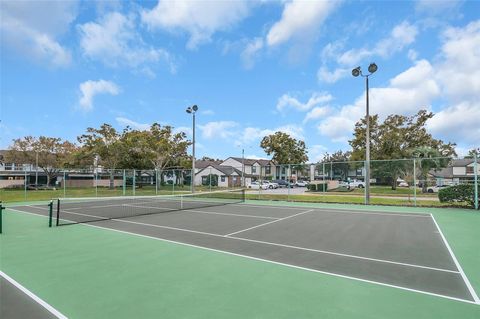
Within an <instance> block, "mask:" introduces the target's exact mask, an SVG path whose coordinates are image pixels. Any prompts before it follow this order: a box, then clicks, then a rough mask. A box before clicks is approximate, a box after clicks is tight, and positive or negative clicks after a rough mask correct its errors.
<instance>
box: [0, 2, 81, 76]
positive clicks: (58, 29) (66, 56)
mask: <svg viewBox="0 0 480 319" xmlns="http://www.w3.org/2000/svg"><path fill="white" fill-rule="evenodd" d="M77 7H78V3H77V1H48V2H43V1H42V2H35V1H1V2H0V9H1V12H2V15H1V19H0V31H1V33H2V37H0V38H1V43H2V44H1V45H2V46H5V47H7V48H11V49H13V50H15V51H17V52H20V53H21V54H23V55H25V56H27V57H29V58H31V59H33V60H35V61H38V62H46V63H47V64H49V65H52V66H55V67H64V66H67V65H69V64H70V63H71V59H72V58H71V53H70V50H68V49H67V48H65V47H63V46H62V45H61V44H60V42H59V41H58V39H57V38H58V37H59V36H60V35H62V34H63V33H65V32H66V31H67V30H68V28H69V27H70V24H71V22H72V21H73V20H74V19H75V17H76V14H77Z"/></svg>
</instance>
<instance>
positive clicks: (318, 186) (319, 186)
mask: <svg viewBox="0 0 480 319" xmlns="http://www.w3.org/2000/svg"><path fill="white" fill-rule="evenodd" d="M324 188H325V191H326V190H327V184H323V183H322V184H320V183H318V184H308V185H307V189H308V190H309V191H311V192H323V191H324Z"/></svg>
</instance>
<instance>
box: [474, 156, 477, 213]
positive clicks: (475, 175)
mask: <svg viewBox="0 0 480 319" xmlns="http://www.w3.org/2000/svg"><path fill="white" fill-rule="evenodd" d="M477 156H478V155H477V153H474V154H473V159H474V161H475V162H474V164H473V172H474V174H473V176H474V184H475V186H474V188H475V189H474V193H475V209H477V210H478V164H477V160H478V157H477Z"/></svg>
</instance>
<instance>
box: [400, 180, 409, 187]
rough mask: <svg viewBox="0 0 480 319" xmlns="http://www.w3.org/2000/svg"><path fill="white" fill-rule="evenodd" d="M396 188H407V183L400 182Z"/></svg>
mask: <svg viewBox="0 0 480 319" xmlns="http://www.w3.org/2000/svg"><path fill="white" fill-rule="evenodd" d="M398 187H408V183H407V182H405V181H401V182H399V183H398Z"/></svg>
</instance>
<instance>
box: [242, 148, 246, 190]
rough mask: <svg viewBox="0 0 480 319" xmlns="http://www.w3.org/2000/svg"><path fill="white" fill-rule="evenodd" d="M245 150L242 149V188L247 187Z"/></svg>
mask: <svg viewBox="0 0 480 319" xmlns="http://www.w3.org/2000/svg"><path fill="white" fill-rule="evenodd" d="M244 176H245V149H243V148H242V187H245V177H244Z"/></svg>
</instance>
